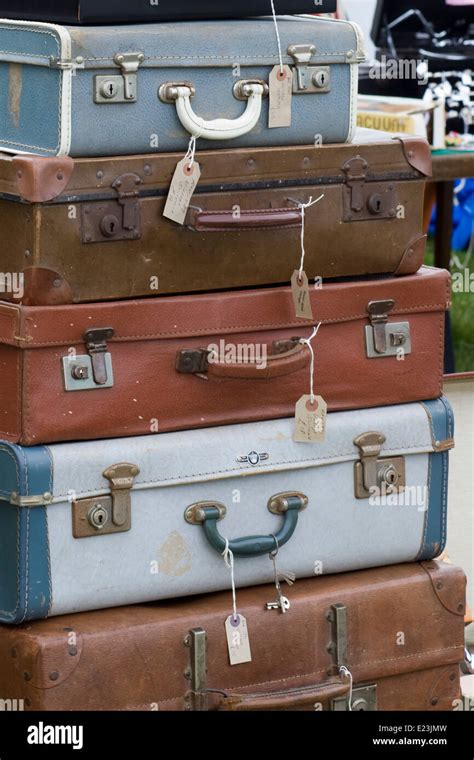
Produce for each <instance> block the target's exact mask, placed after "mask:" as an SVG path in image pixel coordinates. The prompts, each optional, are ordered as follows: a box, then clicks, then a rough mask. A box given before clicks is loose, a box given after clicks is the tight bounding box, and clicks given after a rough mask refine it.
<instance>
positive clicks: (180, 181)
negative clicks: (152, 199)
mask: <svg viewBox="0 0 474 760" xmlns="http://www.w3.org/2000/svg"><path fill="white" fill-rule="evenodd" d="M200 177H201V168H200V166H199V164H198V163H197V162H196V161H195V162H194V163H193V165H192V166H191V162H190V160H189V158H183V159H182V161H180V162H179V164H178V165H177V167H176V170H175V173H174V175H173V179H172V180H171V185H170V189H169V193H168V199H167V201H166V206H165V210H164V211H163V216H166V218H167V219H171V220H172V221H173V222H176V223H177V224H184V220H185V219H186V214H187V212H188V208H189V204H190V203H191V198H192V197H193V193H194V191H195V189H196V185H197V184H198V182H199V179H200Z"/></svg>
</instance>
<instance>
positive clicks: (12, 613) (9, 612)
mask: <svg viewBox="0 0 474 760" xmlns="http://www.w3.org/2000/svg"><path fill="white" fill-rule="evenodd" d="M0 451H4V452H5V454H8V456H9V457H11V459H13V462H14V464H15V470H16V476H17V482H18V487H20V470H19V467H18V461H17V459H16V457H15V456H14V455H13V454H12V452H11V451H10V450H9V449H7V447H6V446H0ZM16 556H17V563H16V564H17V573H16V596H17V603H16V607H15V609H14V610H0V613H1V614H2V615H8V616H11V617H14V616H15V614H16V613H17V611H18V609H19V607H20V594H19V591H20V572H21V565H20V508H19V507H17V528H16Z"/></svg>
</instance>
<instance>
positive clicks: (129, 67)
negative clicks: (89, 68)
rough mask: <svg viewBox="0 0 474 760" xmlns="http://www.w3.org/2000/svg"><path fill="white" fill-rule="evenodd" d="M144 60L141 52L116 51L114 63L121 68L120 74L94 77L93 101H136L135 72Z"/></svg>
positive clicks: (99, 102)
mask: <svg viewBox="0 0 474 760" xmlns="http://www.w3.org/2000/svg"><path fill="white" fill-rule="evenodd" d="M144 60H145V55H144V54H143V53H117V54H116V55H115V56H114V63H115V65H116V66H119V67H120V69H121V72H122V73H121V74H117V75H112V76H110V75H109V76H104V75H99V76H96V77H95V78H94V102H95V103H98V104H99V105H103V104H105V103H136V101H137V97H138V96H137V92H138V85H137V72H138V69H139V68H140V66H141V65H142V63H143V62H144Z"/></svg>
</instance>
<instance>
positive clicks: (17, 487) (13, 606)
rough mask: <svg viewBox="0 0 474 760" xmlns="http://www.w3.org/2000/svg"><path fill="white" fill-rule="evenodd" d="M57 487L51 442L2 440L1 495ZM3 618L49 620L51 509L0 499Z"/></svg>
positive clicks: (0, 603)
mask: <svg viewBox="0 0 474 760" xmlns="http://www.w3.org/2000/svg"><path fill="white" fill-rule="evenodd" d="M52 490H53V466H52V460H51V455H50V452H49V449H47V448H46V447H45V446H35V447H33V448H24V447H22V446H16V445H13V444H10V443H5V442H0V493H1V495H2V497H3V499H5V498H9V497H10V495H11V494H12V493H13V492H14V491H16V492H17V493H19V494H20V496H39V495H42V494H45V493H47V492H50V493H52ZM0 536H1V537H2V538H1V539H0V545H1V547H2V551H1V552H0V621H1V622H4V623H15V624H18V623H22V622H24V621H26V620H37V619H39V618H46V617H47V616H48V613H49V610H50V608H51V602H52V595H51V570H50V563H49V540H48V518H47V507H45V506H42V507H31V508H30V507H17V506H15V505H12V504H10V503H9V502H8V501H1V502H0Z"/></svg>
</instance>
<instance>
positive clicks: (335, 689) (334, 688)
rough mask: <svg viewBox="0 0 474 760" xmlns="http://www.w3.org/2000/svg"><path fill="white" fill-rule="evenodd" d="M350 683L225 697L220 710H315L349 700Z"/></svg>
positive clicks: (331, 682)
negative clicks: (345, 698)
mask: <svg viewBox="0 0 474 760" xmlns="http://www.w3.org/2000/svg"><path fill="white" fill-rule="evenodd" d="M349 693H350V683H349V681H341V680H340V679H337V680H334V681H328V682H326V683H323V684H319V685H317V686H306V687H303V688H300V689H289V690H288V691H278V692H270V693H262V694H230V695H229V696H227V697H224V698H223V700H222V702H221V704H220V706H219V710H221V711H223V712H250V711H258V710H262V711H263V710H303V709H305V708H306V709H308V710H314V709H315V705H317V704H322V705H326V704H327V703H328V702H331V701H332V700H333V699H337V698H340V697H347V698H349Z"/></svg>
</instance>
